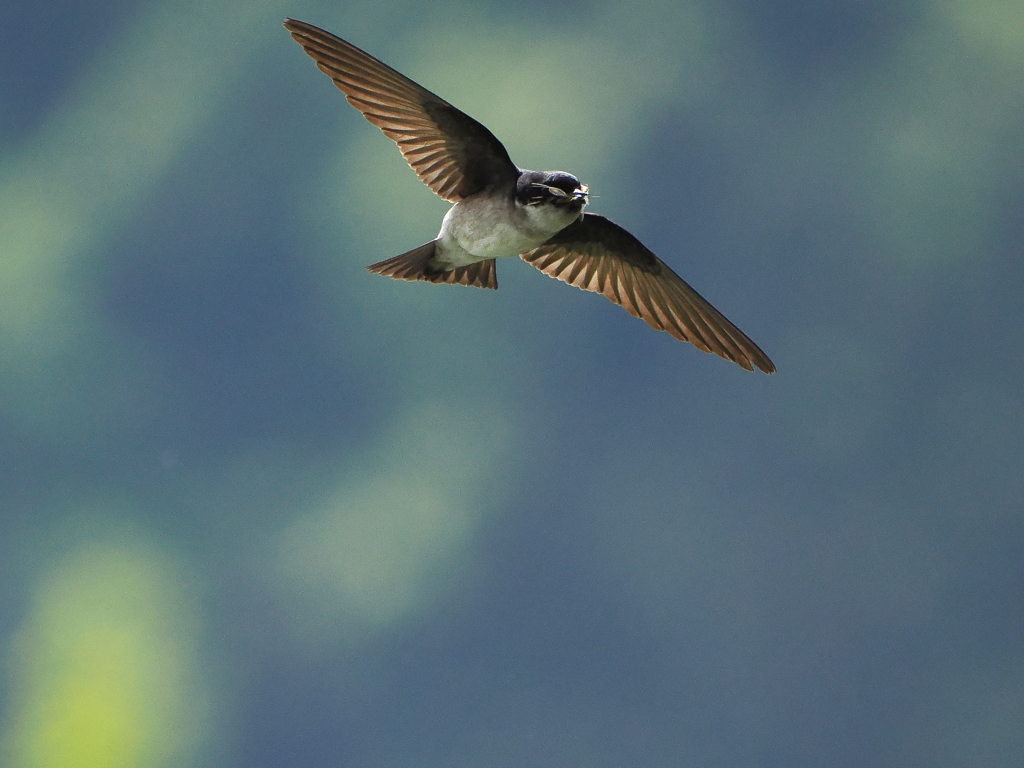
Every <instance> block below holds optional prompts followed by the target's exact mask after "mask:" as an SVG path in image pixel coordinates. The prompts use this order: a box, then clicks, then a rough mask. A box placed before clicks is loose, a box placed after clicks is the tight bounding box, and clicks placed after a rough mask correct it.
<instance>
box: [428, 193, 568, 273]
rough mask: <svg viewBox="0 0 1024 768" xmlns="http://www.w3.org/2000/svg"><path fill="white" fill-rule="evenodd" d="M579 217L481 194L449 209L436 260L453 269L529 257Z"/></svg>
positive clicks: (438, 237)
mask: <svg viewBox="0 0 1024 768" xmlns="http://www.w3.org/2000/svg"><path fill="white" fill-rule="evenodd" d="M580 210H582V206H581V207H580ZM579 215H580V214H579V211H573V210H568V211H567V210H565V209H559V208H553V207H551V206H545V207H543V208H540V207H537V206H529V207H527V206H521V205H518V204H517V203H516V201H515V200H514V199H510V198H506V197H500V198H495V197H494V196H492V195H489V194H487V193H486V192H484V193H479V194H476V195H473V196H472V197H467V198H465V199H464V200H460V201H459V202H457V203H455V205H453V206H452V207H451V208H450V209H448V213H446V214H445V216H444V220H443V221H442V222H441V231H440V232H438V234H437V239H436V243H437V251H436V255H435V257H434V259H435V260H436V261H437V263H438V264H439V265H444V267H446V268H448V269H451V268H453V267H464V266H466V265H468V264H474V263H476V262H479V261H484V260H485V259H504V258H508V257H510V256H518V255H519V254H521V253H528V252H529V251H532V250H533V249H534V248H537V247H538V246H540V245H543V244H544V243H546V242H547V241H548V240H549V239H550V238H551V236H552V235H555V234H557V233H558V232H561V231H562V230H563V229H565V228H566V227H567V226H569V225H570V224H572V223H573V221H575V220H576V219H578V218H579Z"/></svg>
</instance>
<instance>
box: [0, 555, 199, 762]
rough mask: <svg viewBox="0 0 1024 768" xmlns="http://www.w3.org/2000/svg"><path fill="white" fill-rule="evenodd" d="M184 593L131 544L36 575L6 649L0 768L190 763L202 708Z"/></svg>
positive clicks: (177, 579)
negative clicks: (2, 763)
mask: <svg viewBox="0 0 1024 768" xmlns="http://www.w3.org/2000/svg"><path fill="white" fill-rule="evenodd" d="M187 586H188V584H187V582H185V581H183V579H182V578H181V576H179V575H178V574H177V573H175V572H174V570H173V569H172V568H170V567H169V566H168V564H167V563H166V562H165V558H164V556H163V555H161V554H160V553H159V552H158V551H154V550H153V548H152V547H149V546H145V545H141V544H139V543H134V544H133V543H131V542H117V543H114V542H102V543H99V542H93V543H83V544H82V545H81V546H80V547H79V549H77V550H76V551H73V552H69V553H68V554H67V555H66V556H64V557H63V558H61V559H60V560H59V561H58V562H56V563H54V564H53V566H52V567H51V568H49V569H48V570H47V571H46V572H44V573H41V574H40V575H39V578H38V582H37V584H36V585H35V587H34V591H33V595H32V597H31V600H30V602H29V605H28V611H27V612H26V614H25V617H24V621H23V623H22V625H21V627H20V628H19V629H18V631H17V632H16V633H15V634H14V636H13V639H12V643H11V653H10V658H9V660H8V664H9V669H10V670H11V671H12V675H11V678H10V679H9V683H10V687H9V689H8V690H9V692H10V697H9V699H8V701H9V704H8V713H7V721H6V724H5V728H4V741H3V751H4V757H5V764H6V765H12V766H40V768H42V767H44V766H65V765H81V766H142V765H145V766H159V765H180V764H182V762H184V763H188V762H189V761H190V760H191V758H192V757H193V756H194V752H195V747H196V745H197V743H198V742H200V741H201V740H202V738H203V737H204V736H205V733H204V731H205V730H206V728H207V727H208V722H209V717H210V713H209V711H208V707H209V704H210V702H209V699H208V694H207V692H206V691H205V690H204V684H203V681H202V674H201V671H200V662H199V657H198V654H199V648H198V634H197V632H198V617H197V611H196V608H197V606H195V604H194V597H192V596H189V595H188V594H187Z"/></svg>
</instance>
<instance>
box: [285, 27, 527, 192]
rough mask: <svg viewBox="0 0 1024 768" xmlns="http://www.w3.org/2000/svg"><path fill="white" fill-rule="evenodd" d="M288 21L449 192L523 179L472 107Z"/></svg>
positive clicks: (413, 161)
mask: <svg viewBox="0 0 1024 768" xmlns="http://www.w3.org/2000/svg"><path fill="white" fill-rule="evenodd" d="M284 26H285V28H287V30H288V31H289V32H291V34H292V37H294V38H295V40H296V42H298V44H299V45H301V46H302V47H303V48H304V49H305V51H306V53H308V54H309V55H310V56H312V57H313V59H314V60H315V61H316V65H317V66H318V67H319V68H320V70H321V71H322V72H324V74H326V75H327V76H328V77H330V78H331V79H332V80H334V84H335V85H337V86H338V88H340V89H341V91H342V93H344V94H345V98H347V99H348V102H349V104H351V105H352V106H353V107H355V108H356V109H358V110H359V111H360V112H362V113H363V116H364V117H365V118H366V119H367V120H369V121H370V122H371V123H373V124H374V125H376V126H377V127H378V128H380V129H381V130H382V131H384V134H385V135H386V136H388V137H389V138H391V139H393V140H394V141H395V142H396V143H397V144H398V148H399V149H400V150H401V151H402V154H403V155H404V156H405V159H406V160H407V161H408V162H409V165H410V166H412V169H413V170H414V171H416V175H417V176H419V177H420V179H422V180H423V183H424V184H426V185H427V186H428V187H430V188H431V189H432V190H434V192H436V193H437V194H438V195H440V196H441V197H443V198H444V199H445V200H449V201H451V202H458V201H459V200H461V199H463V198H465V197H469V196H470V195H473V194H475V193H477V192H480V191H481V190H483V189H485V188H487V187H489V186H493V185H495V184H501V183H507V184H513V183H515V179H516V176H517V174H518V172H519V171H518V169H517V168H516V166H515V164H514V163H513V162H512V160H511V159H510V158H509V156H508V152H507V151H506V150H505V147H503V146H502V144H501V142H500V141H498V140H497V139H496V138H495V137H494V134H493V133H491V132H490V131H489V130H487V128H485V127H484V126H483V125H481V124H480V123H478V122H477V121H476V120H474V119H473V118H471V117H470V116H469V115H467V114H465V113H464V112H461V111H459V110H458V109H456V108H455V107H453V106H452V105H451V104H449V103H448V102H447V101H445V100H444V99H442V98H440V97H439V96H436V95H434V94H433V93H431V92H430V91H428V90H427V89H426V88H423V87H422V86H419V85H417V84H416V83H414V82H413V81H412V80H410V79H409V78H407V77H405V75H402V74H400V73H398V72H396V71H395V70H393V69H392V68H391V67H389V66H388V65H387V64H384V63H382V62H380V61H377V59H375V58H373V56H371V55H370V54H368V53H366V52H364V51H361V50H359V49H358V48H356V47H355V46H354V45H352V44H351V43H347V42H345V41H344V40H342V39H341V38H339V37H335V36H334V35H332V34H330V33H329V32H325V31H324V30H322V29H318V28H317V27H314V26H312V25H310V24H306V23H305V22H302V21H294V20H293V19H288V20H287V21H285V23H284Z"/></svg>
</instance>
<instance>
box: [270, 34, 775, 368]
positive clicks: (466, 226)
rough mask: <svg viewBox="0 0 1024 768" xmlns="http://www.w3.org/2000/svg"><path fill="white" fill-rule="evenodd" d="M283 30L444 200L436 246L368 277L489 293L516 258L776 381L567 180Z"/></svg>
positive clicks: (370, 62)
mask: <svg viewBox="0 0 1024 768" xmlns="http://www.w3.org/2000/svg"><path fill="white" fill-rule="evenodd" d="M284 26H285V28H286V29H287V30H288V31H289V32H290V33H291V36H292V37H293V38H294V39H295V41H296V42H297V43H298V44H299V45H301V46H302V48H303V49H304V50H305V51H306V53H307V54H309V55H310V56H311V57H312V58H313V60H314V61H315V62H316V65H317V67H318V68H319V69H320V70H321V71H322V72H323V73H324V74H326V75H327V76H328V77H330V78H331V79H332V80H333V81H334V84H335V85H336V86H337V87H338V88H339V89H340V90H341V92H342V93H343V94H345V98H346V99H347V100H348V102H349V104H351V105H352V106H353V107H355V108H356V109H358V110H359V111H360V112H361V113H362V114H363V116H364V117H365V118H366V119H367V120H369V121H370V122H371V123H372V124H374V125H376V126H377V127H378V128H380V129H381V131H383V133H384V135H385V136H387V137H389V138H390V139H392V140H393V141H394V142H395V143H396V144H397V145H398V149H399V150H400V151H401V153H402V155H403V156H404V157H405V159H406V161H407V162H408V163H409V165H410V167H411V168H412V169H413V171H415V172H416V175H417V176H418V177H419V178H420V180H422V181H423V182H424V183H425V184H426V185H427V186H428V187H430V189H431V190H433V191H434V192H435V193H436V194H437V195H439V196H440V197H441V198H443V199H444V200H447V201H449V202H451V203H453V205H452V207H451V208H449V209H448V212H447V213H446V214H445V216H444V219H443V220H442V222H441V230H440V231H439V232H438V234H437V237H435V238H434V239H433V240H431V241H430V242H428V243H425V244H424V245H421V246H419V247H418V248H413V249H412V250H411V251H407V252H406V253H403V254H401V255H399V256H394V257H392V258H390V259H386V260H384V261H380V262H377V263H376V264H371V265H370V266H368V267H367V269H369V270H370V271H371V272H374V273H376V274H379V275H385V276H387V277H392V278H395V279H399V280H423V281H427V282H431V283H447V284H452V285H467V286H476V287H478V288H492V289H497V287H498V279H497V275H496V270H495V260H496V259H499V258H505V257H510V256H520V257H521V258H522V259H523V260H524V261H525V262H526V263H528V264H532V265H533V266H534V267H536V268H537V269H539V270H540V271H541V272H544V273H545V274H547V275H549V276H551V277H554V278H557V279H558V280H561V281H563V282H565V283H568V284H569V285H573V286H575V287H577V288H581V289H583V290H585V291H592V292H594V293H600V294H602V295H604V296H606V297H607V298H609V299H611V301H613V302H615V303H616V304H619V305H620V306H622V307H624V308H625V309H626V310H627V311H628V312H629V313H630V314H632V315H634V316H635V317H638V318H640V319H642V320H644V321H645V322H646V323H647V324H648V325H649V326H651V327H652V328H655V329H656V330H659V331H667V332H668V333H669V334H670V335H672V336H674V337H675V338H677V339H679V340H681V341H686V342H689V343H690V344H693V345H694V346H695V347H697V348H698V349H700V350H702V351H704V352H714V353H715V354H717V355H719V356H720V357H723V358H725V359H726V360H731V361H732V362H734V363H736V364H737V365H740V366H742V367H743V368H745V369H746V370H748V371H753V370H754V367H757V368H758V369H760V370H761V371H763V372H765V373H768V374H771V373H774V372H775V365H774V364H773V363H772V361H771V360H769V359H768V356H767V355H766V354H765V353H764V352H762V351H761V349H760V348H759V347H758V346H757V345H756V344H755V343H754V342H753V341H751V340H750V339H749V338H748V337H747V336H746V335H745V334H744V333H743V332H742V331H741V330H740V329H739V328H737V327H736V326H735V325H733V324H732V323H731V322H730V321H729V320H728V319H726V317H725V316H724V315H723V314H722V313H721V312H719V311H718V310H717V309H715V308H714V307H713V306H711V304H710V303H709V302H708V301H707V300H705V299H704V298H703V297H702V296H701V295H700V294H699V293H697V291H695V290H694V289H693V288H691V287H690V286H689V284H687V283H686V282H685V281H684V280H683V279H682V278H681V277H679V276H678V275H677V274H676V273H675V272H673V271H672V269H671V268H670V267H669V266H668V265H667V264H666V263H665V262H664V261H662V260H661V259H660V258H658V257H657V256H656V255H655V254H654V253H653V252H651V251H650V250H649V249H648V248H647V247H646V246H644V245H643V244H642V243H641V242H640V241H639V240H638V239H637V238H636V237H634V236H633V235H632V234H630V233H629V232H627V231H626V230H625V229H623V228H622V227H620V226H619V225H618V224H615V223H613V222H612V221H610V220H609V219H607V218H605V217H604V216H601V215H598V214H594V213H590V212H584V210H583V209H584V208H585V207H586V206H587V203H588V202H589V198H590V190H589V187H588V186H587V185H586V184H583V183H582V182H580V180H579V179H578V178H577V177H576V176H574V175H573V174H571V173H567V172H565V171H530V170H524V169H522V168H519V167H518V166H517V165H516V164H515V163H513V162H512V160H511V158H510V157H509V154H508V151H507V150H506V149H505V147H504V145H502V143H501V142H500V141H499V140H498V139H497V138H496V137H495V136H494V134H493V133H491V132H490V131H489V130H488V129H487V128H486V127H484V126H483V125H482V124H481V123H479V122H477V121H476V120H474V119H473V118H472V117H470V116H469V115H467V114H466V113H464V112H462V111H461V110H459V109H457V108H455V107H454V106H452V105H451V104H449V103H448V102H447V101H445V100H444V99H442V98H441V97H440V96H437V95H436V94H434V93H432V92H431V91H428V90H427V89H426V88H424V87H423V86H421V85H419V84H417V83H415V82H413V81H412V80H410V79H409V78H408V77H406V76H405V75H403V74H401V73H399V72H397V71H396V70H394V69H392V68H391V67H389V66H388V65H387V64H384V63H383V62H381V61H379V60H378V59H376V58H374V57H373V56H371V55H370V54H368V53H366V52H365V51H363V50H361V49H359V48H357V47H356V46H354V45H353V44H352V43H349V42H347V41H345V40H342V39H341V38H340V37H336V36H335V35H332V34H331V33H330V32H326V31H324V30H322V29H320V28H318V27H315V26H313V25H312V24H307V23H306V22H303V21H296V20H294V19H287V20H286V21H285V22H284Z"/></svg>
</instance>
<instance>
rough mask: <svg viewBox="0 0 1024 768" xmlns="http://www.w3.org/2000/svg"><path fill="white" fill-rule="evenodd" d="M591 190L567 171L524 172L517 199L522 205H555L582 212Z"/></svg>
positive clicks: (520, 180) (520, 178)
mask: <svg viewBox="0 0 1024 768" xmlns="http://www.w3.org/2000/svg"><path fill="white" fill-rule="evenodd" d="M589 189H590V188H589V187H588V186H587V185H586V184H583V183H581V182H580V180H579V179H577V178H576V177H575V176H573V175H572V174H571V173H566V172H565V171H524V172H523V173H522V175H521V176H520V177H519V181H518V183H517V184H516V198H517V199H518V201H519V203H520V204H522V205H528V206H532V205H554V206H556V207H558V208H565V209H569V210H572V209H575V210H576V211H582V210H583V207H584V206H585V205H586V204H587V200H588V197H589V194H590V191H589Z"/></svg>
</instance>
